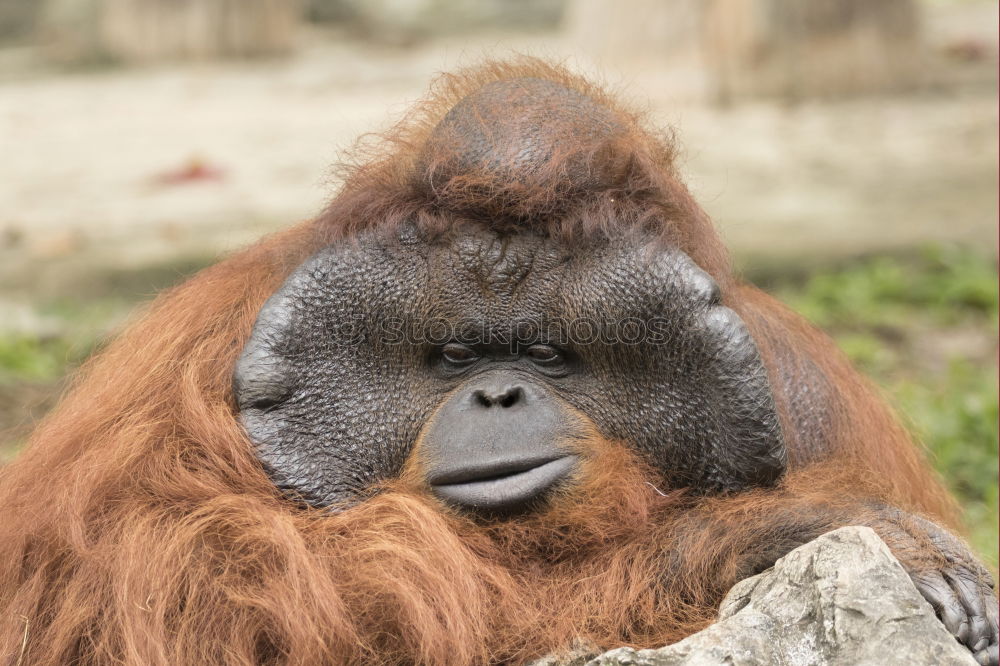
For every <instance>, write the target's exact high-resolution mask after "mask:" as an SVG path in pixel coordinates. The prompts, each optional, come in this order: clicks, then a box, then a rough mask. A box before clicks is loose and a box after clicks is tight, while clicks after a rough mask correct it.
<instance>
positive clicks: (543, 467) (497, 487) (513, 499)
mask: <svg viewBox="0 0 1000 666" xmlns="http://www.w3.org/2000/svg"><path fill="white" fill-rule="evenodd" d="M577 462H578V458H577V456H573V455H570V456H564V457H561V458H556V459H551V458H549V459H547V460H541V461H519V463H516V464H511V465H503V466H495V465H494V466H489V468H480V469H479V470H476V469H470V470H461V471H458V470H456V471H455V472H453V473H449V474H445V475H440V476H439V477H438V478H436V479H433V480H432V481H431V488H432V489H433V491H434V494H435V495H437V496H438V497H439V498H440V499H442V500H444V501H446V502H448V503H449V504H454V505H457V506H459V507H461V508H466V509H470V510H474V511H483V510H485V511H512V510H516V509H518V508H519V507H522V506H525V505H527V504H528V503H529V502H531V501H532V500H534V499H536V498H538V497H539V496H541V495H542V494H543V493H545V492H546V491H548V490H549V489H550V488H552V487H553V486H554V485H556V484H557V483H558V482H559V481H561V480H562V479H563V478H565V477H566V476H568V475H569V474H570V473H571V472H572V471H573V470H574V469H575V468H576V466H577ZM532 463H533V464H532ZM442 477H443V478H442Z"/></svg>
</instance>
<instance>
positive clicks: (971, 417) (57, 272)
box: [0, 0, 998, 570]
mask: <svg viewBox="0 0 1000 666" xmlns="http://www.w3.org/2000/svg"><path fill="white" fill-rule="evenodd" d="M997 34H998V9H997V4H996V3H995V2H994V1H992V0H615V1H614V2H608V1H605V0H448V1H446V0H0V183H2V185H0V464H2V463H3V461H6V460H10V459H12V458H13V457H14V456H15V455H16V454H17V451H18V449H19V448H20V447H21V446H22V445H23V443H24V441H25V439H26V437H27V434H28V432H29V431H30V429H31V427H32V425H33V424H34V423H35V422H36V421H37V419H38V418H40V417H41V416H42V415H43V414H44V413H45V412H46V410H47V409H49V408H50V407H51V406H52V405H53V403H54V401H55V399H56V398H57V397H58V395H59V393H60V391H61V389H62V388H63V387H64V382H65V377H66V376H67V373H70V372H71V371H72V369H73V368H74V367H76V366H77V365H79V363H80V362H81V361H82V359H84V358H85V357H86V356H87V355H88V354H89V353H91V352H92V351H93V350H94V349H95V348H99V347H100V346H101V345H102V344H103V343H104V341H105V340H107V338H108V336H110V335H112V334H114V333H115V332H116V331H118V330H120V328H121V327H122V325H123V324H124V323H125V322H126V321H127V319H128V318H129V317H130V316H135V315H134V314H130V313H132V312H133V311H134V310H135V307H136V306H137V304H140V303H142V302H145V301H147V300H148V299H149V298H151V297H152V296H153V295H154V294H155V293H156V291H157V290H159V289H162V288H164V287H166V286H169V285H171V284H175V283H177V282H179V281H181V280H183V279H184V278H185V277H187V276H188V275H190V274H191V273H193V272H194V271H196V270H198V269H199V268H200V267H202V266H204V265H207V264H209V263H212V262H214V261H216V260H217V259H218V258H219V257H220V256H221V255H223V254H224V253H226V252H229V251H232V250H234V249H236V248H239V247H241V246H244V245H246V244H247V243H249V242H251V241H252V240H253V239H255V238H257V237H259V236H260V235H262V234H264V233H266V232H269V231H272V230H275V229H279V228H282V227H284V226H287V225H289V224H290V223H293V222H295V221H298V220H302V219H305V218H308V217H309V216H311V215H313V214H314V213H316V212H317V211H318V210H319V209H320V207H321V206H322V205H323V203H324V201H325V200H326V199H328V198H329V197H330V196H331V195H332V194H333V193H334V192H335V191H336V188H337V183H336V181H335V179H334V178H333V177H332V176H331V175H330V174H332V173H333V172H332V170H331V168H330V167H331V165H332V164H334V163H336V161H337V158H338V155H339V154H340V152H341V151H343V150H344V149H346V148H348V147H350V145H351V143H352V141H353V140H355V139H356V138H357V137H358V136H359V135H360V134H362V133H364V132H370V131H373V130H379V129H384V128H386V127H387V126H388V125H389V124H390V123H391V122H392V121H393V120H394V119H395V118H397V117H398V116H399V114H400V113H402V112H403V111H404V110H405V109H406V108H407V107H408V105H409V104H410V103H411V102H412V101H414V100H416V99H417V98H419V97H420V96H421V95H422V94H423V92H424V91H425V90H426V88H427V86H428V83H429V81H430V80H431V79H432V77H433V76H434V75H435V73H437V72H441V71H448V70H451V69H454V68H456V67H459V66H462V65H470V64H475V63H477V62H479V61H481V60H482V59H484V58H502V57H504V56H506V55H511V54H514V53H527V54H531V55H538V56H543V57H547V58H550V59H554V60H557V61H560V62H563V63H564V64H566V65H568V66H569V67H571V68H573V69H576V70H579V71H581V72H584V73H587V74H590V75H592V76H595V77H597V78H598V79H599V80H601V81H603V82H604V83H605V84H606V85H608V86H609V87H610V88H611V89H613V90H615V91H618V92H619V93H620V94H621V95H623V96H624V97H625V98H626V99H628V100H631V102H632V103H633V104H634V105H635V106H636V107H638V108H640V109H644V110H645V111H646V112H647V113H648V115H649V119H650V122H651V123H654V124H657V125H660V126H670V127H673V128H674V129H675V130H676V132H677V134H678V136H679V138H680V142H681V144H682V146H683V148H684V150H683V153H682V157H681V170H682V172H683V173H684V174H685V176H686V178H687V181H688V183H689V184H690V185H691V187H692V189H693V190H694V192H695V194H696V196H697V197H698V198H699V200H700V201H701V202H702V203H703V205H704V206H705V207H706V208H707V209H708V211H709V213H710V214H711V215H712V216H713V217H714V219H715V220H716V222H717V224H718V226H719V228H720V230H721V232H722V233H723V234H724V236H725V238H726V239H727V242H728V243H729V245H730V247H731V248H732V250H733V253H734V255H735V258H736V261H737V264H738V266H739V267H740V270H741V271H742V272H743V274H744V275H745V276H746V277H747V278H748V279H750V280H752V281H755V282H757V283H758V284H760V285H761V286H763V287H764V288H765V289H768V290H769V291H771V292H773V293H775V294H776V295H778V296H779V297H780V298H782V299H784V300H785V301H786V302H788V303H789V304H791V305H792V306H793V307H794V308H796V309H797V310H799V311H800V312H802V313H803V314H804V315H805V316H807V317H809V318H810V319H811V320H812V321H814V322H816V323H817V324H819V325H820V326H822V327H824V328H825V329H826V330H828V331H829V332H830V333H831V334H832V335H833V336H834V337H835V338H836V339H837V340H838V341H839V343H840V344H841V346H842V347H843V348H844V349H845V350H846V351H847V353H848V354H849V355H850V356H851V357H852V358H853V359H854V360H855V361H856V362H857V363H858V364H859V365H860V366H861V367H862V368H863V369H864V370H865V371H867V372H868V373H869V374H870V375H871V376H873V377H874V378H875V380H876V381H877V382H878V383H879V384H880V385H881V386H882V387H883V388H884V390H885V392H886V394H887V395H888V396H889V398H890V399H891V400H892V401H893V402H894V403H895V404H896V405H897V406H898V407H899V408H900V410H901V411H902V413H903V414H904V418H905V419H906V421H907V423H908V424H909V425H910V427H911V428H912V429H913V430H914V432H916V433H917V435H918V436H919V437H920V438H921V439H922V440H923V441H924V442H925V443H926V445H927V447H928V449H929V452H930V456H931V458H932V460H933V462H934V465H935V466H936V467H937V469H938V470H939V471H940V472H941V474H942V475H943V477H944V478H945V479H946V481H947V483H948V485H949V486H950V487H951V489H952V490H953V491H954V492H955V494H956V495H957V497H958V498H959V500H960V501H961V503H962V505H963V507H964V510H965V514H966V518H967V522H968V525H969V534H970V538H971V540H972V542H973V544H974V546H975V547H976V548H977V549H978V550H979V552H980V553H981V554H982V555H983V556H984V558H985V559H987V560H988V561H989V562H990V563H991V565H992V567H993V568H994V570H995V569H996V564H997V549H998V546H997V523H998V515H997V335H998V330H997V256H996V250H997V215H998V211H997V178H998V171H997V168H998V165H997V155H998V136H997V123H998V115H997V114H998V110H997V101H998V98H997V94H998V93H997V67H998V46H997Z"/></svg>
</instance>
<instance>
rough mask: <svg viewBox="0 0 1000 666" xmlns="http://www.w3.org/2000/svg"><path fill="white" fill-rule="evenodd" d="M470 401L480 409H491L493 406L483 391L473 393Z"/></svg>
mask: <svg viewBox="0 0 1000 666" xmlns="http://www.w3.org/2000/svg"><path fill="white" fill-rule="evenodd" d="M472 399H473V400H474V401H475V402H476V404H477V405H479V406H480V407H492V406H493V400H492V399H491V398H490V396H488V395H486V392H485V391H476V392H475V393H473V394H472Z"/></svg>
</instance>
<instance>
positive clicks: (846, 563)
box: [587, 527, 976, 666]
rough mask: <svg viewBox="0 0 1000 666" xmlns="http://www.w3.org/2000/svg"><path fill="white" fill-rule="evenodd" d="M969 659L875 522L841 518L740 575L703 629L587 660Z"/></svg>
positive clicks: (852, 663) (820, 662) (830, 664)
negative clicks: (838, 524)
mask: <svg viewBox="0 0 1000 666" xmlns="http://www.w3.org/2000/svg"><path fill="white" fill-rule="evenodd" d="M975 663H976V662H975V660H974V659H973V658H972V655H971V654H970V653H969V652H968V651H967V650H966V649H965V648H964V647H963V646H961V645H959V643H958V642H957V641H956V640H955V639H954V638H953V637H952V636H951V634H949V633H948V631H947V630H946V629H945V628H944V626H943V625H942V624H941V623H940V622H939V621H938V619H937V618H936V617H935V615H934V611H933V609H932V608H931V606H930V604H928V603H927V602H926V601H925V600H924V598H923V597H922V596H921V595H920V593H919V592H917V589H916V588H915V587H914V586H913V583H912V582H911V581H910V577H909V576H908V575H907V574H906V572H905V571H904V570H903V567H902V566H901V565H900V564H899V562H898V561H897V560H896V558H895V557H893V555H892V553H890V552H889V548H888V547H887V546H886V545H885V543H883V542H882V540H881V539H879V537H878V536H877V535H876V534H875V532H873V531H872V530H871V529H869V528H867V527H844V528H841V529H839V530H836V531H833V532H830V533H828V534H825V535H823V536H821V537H820V538H818V539H816V540H815V541H812V542H810V543H807V544H805V545H804V546H801V547H799V548H796V549H795V550H793V551H792V552H791V553H789V554H788V555H786V556H785V557H783V558H781V559H780V560H778V561H777V562H776V563H775V565H774V567H773V568H771V569H769V570H768V571H765V572H764V573H762V574H760V575H758V576H754V577H753V578H748V579H747V580H744V581H742V582H740V583H739V584H737V585H736V586H735V587H733V589H732V590H731V591H730V592H729V594H728V595H727V596H726V598H725V600H723V602H722V606H721V607H720V613H719V619H718V621H717V622H716V623H715V624H713V625H712V626H710V627H708V628H707V629H705V630H703V631H701V632H699V633H697V634H694V635H693V636H689V637H688V638H686V639H684V640H683V641H680V642H679V643H675V644H674V645H671V646H669V647H665V648H661V649H658V650H633V649H630V648H619V649H617V650H612V651H610V652H606V653H604V654H603V655H600V656H598V657H596V658H595V659H593V660H591V661H589V662H587V666H612V665H614V666H681V665H683V666H723V665H726V666H745V665H750V664H768V665H771V664H774V665H778V666H781V665H787V666H856V665H866V664H871V665H873V666H874V665H878V666H884V665H887V664H907V665H911V666H912V665H914V664H934V665H935V666H937V665H942V666H944V665H949V666H950V665H955V666H958V665H963V666H965V665H968V666H974V664H975Z"/></svg>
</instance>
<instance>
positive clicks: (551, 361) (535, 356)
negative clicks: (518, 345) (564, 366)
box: [524, 345, 563, 366]
mask: <svg viewBox="0 0 1000 666" xmlns="http://www.w3.org/2000/svg"><path fill="white" fill-rule="evenodd" d="M524 353H525V355H526V356H527V357H528V358H530V359H531V360H532V361H534V362H535V363H537V364H538V365H545V366H552V365H558V364H560V363H562V362H563V355H562V353H561V352H560V351H559V350H558V349H556V348H555V347H552V346H549V345H531V346H530V347H528V348H527V349H526V350H525V351H524Z"/></svg>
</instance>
